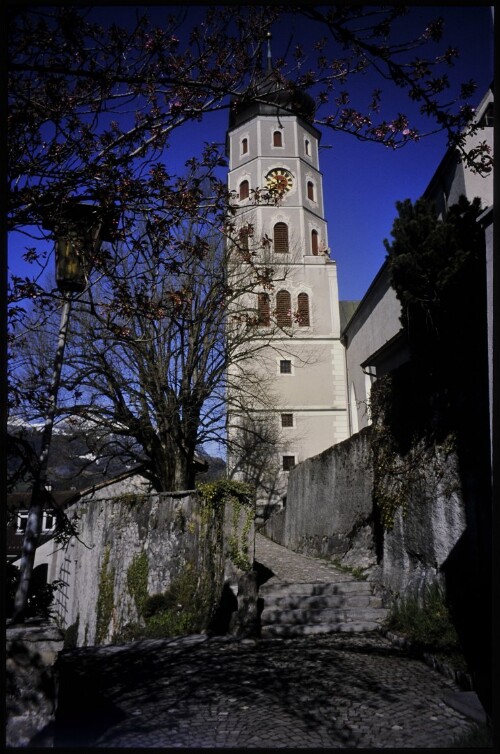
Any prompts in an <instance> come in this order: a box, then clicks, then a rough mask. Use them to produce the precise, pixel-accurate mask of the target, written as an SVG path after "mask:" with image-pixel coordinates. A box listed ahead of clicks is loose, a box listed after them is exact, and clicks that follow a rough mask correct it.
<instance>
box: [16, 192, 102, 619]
mask: <svg viewBox="0 0 500 754" xmlns="http://www.w3.org/2000/svg"><path fill="white" fill-rule="evenodd" d="M115 222H116V214H115V213H110V212H107V213H106V214H105V215H103V213H102V210H101V209H100V208H99V207H98V206H96V205H92V204H84V203H82V202H78V201H75V202H72V203H71V204H68V205H67V206H66V208H65V209H64V210H63V211H62V212H61V213H60V216H59V218H58V220H57V222H52V221H48V222H46V223H45V225H44V227H45V228H46V229H47V230H52V231H53V232H54V235H55V237H56V281H57V287H58V289H59V291H60V292H61V293H62V295H63V306H62V309H61V322H60V325H59V337H58V343H57V350H56V355H55V359H54V369H53V372H52V380H51V383H50V389H49V405H48V409H47V414H46V418H45V424H44V428H43V434H42V446H41V450H40V454H39V456H38V464H37V468H36V469H35V475H34V476H35V478H34V481H33V488H32V492H31V502H30V507H29V511H28V520H27V522H26V530H25V534H24V541H23V550H22V555H21V564H20V571H21V574H20V579H19V586H18V588H17V592H16V596H15V600H14V612H13V616H12V621H13V622H14V623H22V622H23V621H24V619H25V615H26V608H27V603H28V593H29V586H30V582H31V576H32V573H33V565H34V562H35V550H36V546H37V544H38V539H39V537H40V530H41V524H42V517H43V511H44V508H45V505H46V503H48V502H49V499H50V493H49V492H48V490H47V468H48V458H49V450H50V443H51V440H52V429H53V427H54V417H55V412H56V407H57V395H58V392H59V383H60V380H61V370H62V365H63V358H64V349H65V346H66V339H67V334H68V324H69V316H70V312H71V305H72V302H73V295H74V294H78V293H82V291H84V290H85V287H86V285H87V280H86V274H85V273H86V270H85V263H86V261H87V260H86V259H85V257H86V256H87V255H88V254H89V252H90V251H92V252H93V253H96V252H97V251H98V250H99V248H100V245H101V242H102V241H110V240H112V229H113V226H114V224H115ZM87 258H88V257H87Z"/></svg>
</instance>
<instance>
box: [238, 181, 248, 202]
mask: <svg viewBox="0 0 500 754" xmlns="http://www.w3.org/2000/svg"><path fill="white" fill-rule="evenodd" d="M249 195H250V184H249V183H248V181H242V182H241V183H240V199H248V197H249Z"/></svg>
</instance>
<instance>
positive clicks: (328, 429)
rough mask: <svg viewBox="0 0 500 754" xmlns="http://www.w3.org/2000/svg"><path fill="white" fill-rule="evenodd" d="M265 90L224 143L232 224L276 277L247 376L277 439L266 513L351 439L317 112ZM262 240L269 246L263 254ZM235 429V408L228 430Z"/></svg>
mask: <svg viewBox="0 0 500 754" xmlns="http://www.w3.org/2000/svg"><path fill="white" fill-rule="evenodd" d="M271 81H272V77H271V74H270V72H268V76H267V77H266V78H264V79H263V81H262V82H261V84H260V85H259V86H258V87H257V88H256V89H255V93H254V98H252V99H251V100H248V101H247V102H246V103H243V104H240V105H239V106H238V107H237V109H232V111H231V116H230V123H229V131H228V135H227V152H228V156H229V168H230V169H229V176H228V183H229V189H230V191H232V192H234V195H235V196H236V197H237V204H238V209H237V215H236V223H237V224H238V223H239V224H240V227H242V228H243V227H245V226H246V225H247V224H248V225H250V226H251V228H252V232H253V243H254V244H255V246H254V250H255V251H256V253H257V254H258V255H260V256H259V257H258V259H259V260H260V261H262V263H264V262H265V264H266V265H268V266H269V265H270V266H271V267H272V269H273V270H274V278H275V282H274V286H273V288H272V289H266V288H264V287H263V288H262V290H260V291H259V292H255V293H253V294H252V295H253V309H254V310H255V313H256V321H257V326H258V334H259V337H260V335H262V344H263V345H265V348H264V349H263V350H262V351H260V352H259V353H258V355H256V356H255V358H253V359H252V360H251V361H250V362H249V364H248V369H250V370H251V371H252V373H253V375H255V376H257V379H258V380H261V381H262V384H263V385H264V384H265V394H266V397H267V402H266V401H263V402H256V403H255V404H254V409H255V415H256V416H257V415H259V414H260V415H261V416H263V415H265V416H266V417H267V418H268V419H269V417H272V421H273V422H274V423H275V426H276V427H277V429H279V435H280V439H279V441H277V443H276V447H275V452H276V458H277V463H278V467H279V470H277V473H276V484H274V485H271V486H272V489H270V488H269V487H267V489H264V488H261V489H260V490H259V493H260V502H261V503H262V504H270V503H271V504H274V503H276V502H279V501H280V500H283V498H284V497H285V495H286V484H287V472H288V470H289V469H290V468H292V467H293V466H294V465H296V464H297V463H299V462H301V461H303V460H304V459H306V458H309V457H310V456H314V455H316V454H317V453H320V452H321V451H323V450H325V449H326V448H329V447H330V446H331V445H334V444H336V443H337V442H340V441H341V440H344V439H345V438H346V437H347V435H348V427H347V411H346V383H345V361H344V351H343V347H342V344H341V342H340V315H339V301H338V286H337V267H336V264H335V262H334V261H333V260H332V259H330V256H329V249H328V232H327V223H326V220H325V216H324V209H323V183H322V175H321V172H320V165H319V153H318V148H319V140H320V133H319V131H318V130H317V129H316V128H314V126H313V125H312V124H311V120H312V115H313V113H314V103H313V101H312V99H311V98H310V97H309V96H307V95H305V94H304V93H303V92H301V91H300V90H297V89H290V90H284V89H281V90H278V89H277V88H276V86H275V85H274V84H272V83H271ZM256 189H275V190H276V192H277V194H278V195H279V197H280V199H279V201H278V203H273V202H269V201H262V202H260V203H257V202H256V201H255V194H254V192H255V190H256ZM265 236H267V237H268V238H269V239H270V243H269V245H268V246H267V247H265V248H263V247H262V245H261V242H260V239H262V238H263V237H265ZM257 239H258V240H257ZM264 246H265V245H264ZM249 306H250V308H252V304H251V303H249ZM270 396H272V402H271V400H270ZM237 424H238V412H237V411H236V410H235V409H234V406H233V409H232V410H231V409H230V412H229V431H230V432H234V431H235V426H236V425H237ZM237 465H238V459H237V458H233V459H232V466H233V469H234V468H235V467H237Z"/></svg>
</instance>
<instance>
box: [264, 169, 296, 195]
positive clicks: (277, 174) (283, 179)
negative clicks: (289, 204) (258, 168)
mask: <svg viewBox="0 0 500 754" xmlns="http://www.w3.org/2000/svg"><path fill="white" fill-rule="evenodd" d="M266 185H267V188H268V189H273V190H274V191H279V192H280V194H283V193H284V192H285V191H290V189H291V188H292V186H293V178H292V174H291V173H290V172H289V171H288V170H285V169H284V168H274V170H270V171H269V173H268V174H267V175H266Z"/></svg>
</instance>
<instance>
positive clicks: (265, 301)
mask: <svg viewBox="0 0 500 754" xmlns="http://www.w3.org/2000/svg"><path fill="white" fill-rule="evenodd" d="M270 316H271V311H270V306H269V294H268V293H259V295H258V303H257V323H258V324H259V325H260V326H261V327H267V326H268V325H269V323H270V321H271V320H270Z"/></svg>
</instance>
